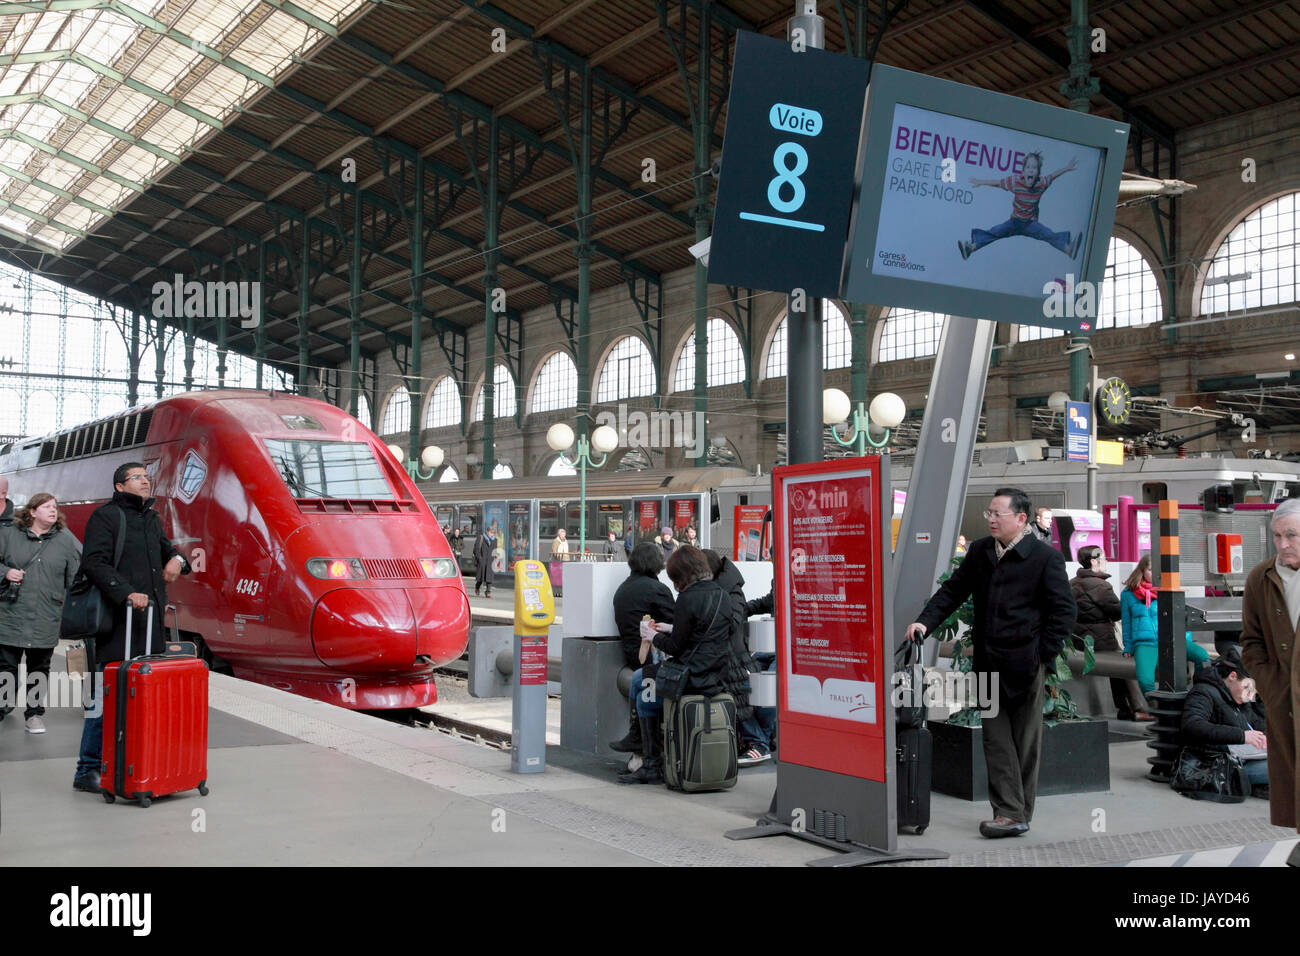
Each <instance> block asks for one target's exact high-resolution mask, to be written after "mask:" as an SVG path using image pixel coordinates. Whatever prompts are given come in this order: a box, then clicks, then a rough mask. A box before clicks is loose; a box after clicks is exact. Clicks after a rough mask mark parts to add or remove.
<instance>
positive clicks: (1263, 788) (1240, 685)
mask: <svg viewBox="0 0 1300 956" xmlns="http://www.w3.org/2000/svg"><path fill="white" fill-rule="evenodd" d="M1182 730H1183V738H1182V739H1183V742H1184V743H1187V744H1191V745H1194V746H1197V747H1203V748H1205V749H1212V750H1227V749H1228V748H1229V747H1230V746H1233V745H1236V744H1249V745H1251V746H1252V747H1256V748H1258V749H1259V750H1267V749H1268V738H1267V737H1266V736H1265V735H1264V706H1263V705H1262V704H1261V703H1260V702H1259V695H1258V694H1257V693H1256V692H1255V682H1254V681H1253V680H1251V678H1250V676H1249V675H1248V674H1247V673H1246V668H1245V666H1244V665H1243V664H1242V663H1241V656H1240V654H1238V653H1237V652H1236V651H1230V652H1228V653H1226V654H1223V655H1222V656H1220V657H1219V659H1218V660H1217V661H1216V662H1215V663H1214V665H1213V666H1211V667H1206V668H1204V669H1202V670H1201V671H1200V672H1199V673H1197V675H1196V679H1195V680H1194V681H1193V682H1192V689H1191V690H1190V691H1188V692H1187V700H1186V701H1185V702H1184V703H1183V723H1182ZM1243 761H1244V763H1245V765H1246V776H1247V777H1248V778H1249V779H1250V792H1251V794H1252V795H1253V796H1256V797H1264V798H1267V797H1268V761H1267V760H1266V759H1261V758H1260V757H1259V756H1256V757H1253V758H1246V757H1243Z"/></svg>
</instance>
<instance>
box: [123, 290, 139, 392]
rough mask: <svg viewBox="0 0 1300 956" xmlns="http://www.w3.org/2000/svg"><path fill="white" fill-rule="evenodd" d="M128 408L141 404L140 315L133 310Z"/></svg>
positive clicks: (128, 357) (128, 345)
mask: <svg viewBox="0 0 1300 956" xmlns="http://www.w3.org/2000/svg"><path fill="white" fill-rule="evenodd" d="M127 363H128V366H129V368H128V370H127V373H126V407H127V408H134V407H135V406H136V405H137V404H139V402H140V313H139V311H138V310H136V309H132V310H131V341H130V342H129V343H128V344H127Z"/></svg>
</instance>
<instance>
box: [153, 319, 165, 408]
mask: <svg viewBox="0 0 1300 956" xmlns="http://www.w3.org/2000/svg"><path fill="white" fill-rule="evenodd" d="M153 341H154V350H153V351H154V374H155V376H156V379H155V383H154V392H155V394H156V395H157V396H158V397H159V398H162V397H163V382H164V381H165V380H166V378H167V336H166V333H165V331H164V326H163V320H162V319H154V336H153Z"/></svg>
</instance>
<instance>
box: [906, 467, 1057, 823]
mask: <svg viewBox="0 0 1300 956" xmlns="http://www.w3.org/2000/svg"><path fill="white" fill-rule="evenodd" d="M1030 508H1031V503H1030V501H1029V497H1028V496H1027V495H1026V494H1025V493H1024V492H1023V491H1021V490H1020V489H1019V488H999V489H997V490H996V491H994V492H993V500H992V501H991V502H990V503H989V510H987V511H985V512H984V517H985V519H986V520H987V521H988V523H989V536H988V537H987V538H980V539H979V540H978V541H975V542H974V543H973V544H971V546H970V550H969V551H968V552H967V553H966V557H965V558H963V559H962V562H961V564H959V565H958V566H957V569H956V570H955V571H954V572H953V573H952V576H951V577H950V578H948V580H947V581H945V582H944V583H943V584H941V585H940V586H939V590H938V591H936V592H935V593H934V596H933V597H931V598H930V601H929V603H927V604H926V606H925V609H924V610H923V611H921V614H920V616H919V617H918V618H917V619H916V622H915V623H913V624H911V625H910V626H909V627H908V629H907V638H908V639H909V640H916V641H919V640H921V639H922V638H923V637H924V636H925V635H926V634H928V633H930V632H932V631H933V630H934V629H935V628H936V627H938V626H939V625H940V624H942V623H943V622H944V621H945V620H947V618H948V616H949V615H950V614H952V613H953V612H954V611H956V610H957V609H958V608H959V607H961V606H962V604H964V603H965V601H966V599H967V598H968V597H971V598H974V601H975V623H974V626H973V627H972V628H971V630H972V632H973V634H972V640H973V642H974V651H975V654H974V663H975V670H976V671H979V672H983V673H992V674H995V675H996V677H997V683H996V684H995V685H994V686H995V687H997V688H998V691H997V693H998V701H997V705H998V710H997V712H996V713H988V714H985V715H984V718H983V730H984V735H983V736H984V761H985V763H986V764H987V765H988V772H989V802H990V803H991V804H992V805H993V819H992V820H985V821H984V822H983V823H981V824H980V833H981V834H982V835H983V836H986V837H990V838H996V837H1008V836H1020V834H1022V833H1025V832H1027V831H1028V830H1029V821H1030V820H1031V819H1032V818H1033V815H1034V797H1035V795H1036V794H1037V791H1038V764H1039V757H1040V755H1041V752H1042V743H1043V701H1044V699H1045V690H1044V682H1045V680H1046V676H1047V670H1046V669H1047V668H1048V667H1055V666H1056V657H1057V655H1058V654H1060V653H1061V648H1062V647H1064V646H1065V642H1066V640H1067V639H1068V638H1069V636H1070V634H1071V633H1072V632H1073V630H1074V623H1075V616H1076V613H1077V612H1076V608H1075V603H1074V595H1073V594H1072V593H1071V592H1070V582H1069V579H1068V578H1066V576H1065V559H1064V558H1063V557H1062V556H1061V552H1059V551H1057V550H1055V549H1054V548H1052V547H1051V546H1050V545H1047V544H1044V543H1043V542H1042V541H1040V540H1039V539H1038V538H1037V537H1036V536H1035V535H1034V534H1033V532H1032V531H1030V530H1029V515H1030Z"/></svg>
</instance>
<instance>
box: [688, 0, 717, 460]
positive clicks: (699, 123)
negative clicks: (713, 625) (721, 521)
mask: <svg viewBox="0 0 1300 956" xmlns="http://www.w3.org/2000/svg"><path fill="white" fill-rule="evenodd" d="M701 13H702V15H701V16H700V17H699V42H698V44H697V48H696V57H695V62H696V70H697V76H696V82H695V92H696V96H697V102H696V104H695V109H694V110H693V111H692V117H691V118H692V120H693V122H692V124H691V125H692V132H693V133H694V135H695V205H694V206H693V207H692V209H691V215H692V216H693V217H694V219H695V241H696V242H702V241H703V240H705V239H707V238H708V236H709V233H710V231H711V230H712V227H713V210H712V207H711V206H710V204H709V176H708V172H709V169H710V168H711V167H712V166H713V158H712V156H710V146H711V142H712V139H713V135H712V134H713V127H712V124H711V123H710V117H711V115H712V114H711V113H710V110H709V92H710V90H711V89H712V88H713V84H712V65H713V46H712V43H711V42H710V34H711V33H712V31H713V21H712V17H711V16H709V9H708V7H707V5H706V6H705V9H704V10H703V11H701ZM683 15H685V14H684V13H683ZM694 410H695V427H696V428H697V429H698V430H699V431H700V434H698V435H696V437H695V447H696V448H699V449H700V454H699V456H698V457H697V458H696V459H695V466H696V467H697V468H703V467H704V466H705V465H707V464H708V463H709V460H708V454H707V449H708V446H709V429H708V425H707V424H706V423H707V422H708V418H709V270H708V269H707V268H706V267H705V265H704V263H702V262H700V261H699V260H698V259H697V260H696V261H695V409H694ZM692 434H694V433H692Z"/></svg>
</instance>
